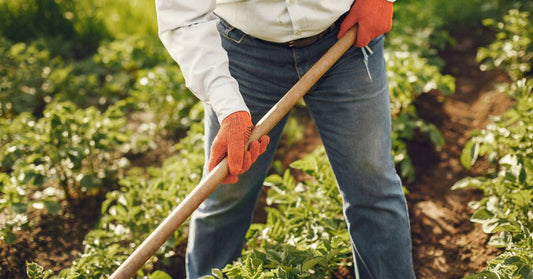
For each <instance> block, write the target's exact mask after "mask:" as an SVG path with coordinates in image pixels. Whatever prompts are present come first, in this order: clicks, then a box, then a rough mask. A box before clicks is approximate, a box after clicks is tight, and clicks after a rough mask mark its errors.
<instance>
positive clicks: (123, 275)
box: [110, 27, 357, 279]
mask: <svg viewBox="0 0 533 279" xmlns="http://www.w3.org/2000/svg"><path fill="white" fill-rule="evenodd" d="M356 28H357V27H354V28H352V29H351V30H350V31H348V32H347V33H346V34H345V35H344V36H343V37H342V38H341V39H340V40H338V41H337V42H336V43H335V44H334V45H333V46H332V47H331V48H330V49H329V50H328V51H327V52H326V53H325V54H324V55H323V56H322V57H321V58H320V59H319V60H318V61H317V62H316V63H315V64H314V65H313V67H311V69H309V71H308V72H307V73H305V75H304V76H303V77H302V78H301V79H300V80H299V81H298V82H297V83H296V84H294V86H293V87H292V88H291V89H290V90H289V91H288V92H287V93H286V94H285V96H283V98H281V99H280V100H279V101H278V102H277V104H276V105H274V107H272V108H271V109H270V111H269V112H268V113H267V114H266V115H265V116H264V117H263V118H261V120H259V122H258V123H257V125H255V127H254V129H253V130H252V134H251V136H250V140H249V142H251V141H254V140H258V139H259V138H260V137H261V136H262V135H266V134H267V133H268V132H270V130H271V129H272V128H274V126H276V124H278V122H279V121H280V120H281V119H282V118H283V117H284V116H285V115H286V114H287V113H289V111H290V110H291V109H292V108H293V107H294V105H295V104H296V103H297V102H298V100H299V99H300V98H301V97H303V95H305V93H307V91H308V90H309V89H311V87H312V86H313V85H314V84H315V83H316V82H317V81H318V80H319V79H320V78H321V77H322V75H324V73H326V72H327V71H328V70H329V68H331V66H333V64H335V62H337V60H338V59H339V58H340V57H341V56H342V55H343V54H344V53H345V52H346V51H347V50H348V49H349V48H350V47H351V46H352V45H353V44H354V41H355V37H356V35H357V30H356ZM227 175H228V161H227V159H223V160H222V161H221V162H220V163H219V164H218V165H217V166H216V167H215V168H214V169H213V170H212V171H211V172H210V173H209V174H208V175H207V176H206V177H205V178H204V179H203V180H202V181H200V183H199V184H198V185H197V186H196V188H195V189H194V190H193V191H192V192H191V193H190V194H189V195H188V196H187V197H186V198H185V199H184V200H183V201H182V202H181V203H180V204H179V205H178V206H177V207H176V208H175V209H174V210H173V211H172V212H171V213H170V215H169V216H168V217H167V218H165V220H163V222H162V223H161V224H160V225H159V226H158V227H157V228H156V229H155V230H154V231H153V232H152V234H150V235H149V236H148V238H146V239H145V240H144V241H143V242H142V243H141V245H139V247H137V249H135V251H134V252H133V253H132V254H131V255H130V256H129V257H128V258H127V259H126V261H124V262H123V263H122V264H121V265H120V266H119V267H118V268H117V270H115V272H113V274H112V275H111V277H110V278H113V279H119V278H120V279H127V278H131V277H133V276H135V274H136V273H137V271H138V270H139V269H140V268H141V267H142V266H143V265H144V263H145V262H146V261H147V260H148V259H149V258H150V257H151V256H152V255H153V254H154V253H155V252H156V251H157V249H159V247H161V245H163V244H164V243H165V242H166V241H167V239H168V238H169V237H170V236H171V235H172V234H173V233H174V231H176V230H177V229H178V228H179V227H180V226H181V224H183V222H185V220H187V218H188V217H189V216H190V215H191V214H192V213H193V211H194V210H196V208H198V206H200V204H201V203H202V202H203V201H204V200H205V199H206V198H207V197H208V196H209V195H210V194H211V193H212V192H213V191H214V190H215V189H216V188H217V187H218V185H220V183H221V182H222V180H224V178H225V177H226V176H227Z"/></svg>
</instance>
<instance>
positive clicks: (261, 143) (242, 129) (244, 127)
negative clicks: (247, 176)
mask: <svg viewBox="0 0 533 279" xmlns="http://www.w3.org/2000/svg"><path fill="white" fill-rule="evenodd" d="M252 128H253V124H252V119H251V117H250V114H249V113H248V112H246V111H238V112H234V113H232V114H230V115H228V116H227V117H226V118H224V120H223V121H222V125H221V126H220V130H219V131H218V134H217V136H216V137H215V140H214V141H213V145H212V146H211V158H210V159H209V171H211V170H213V169H214V168H215V167H216V166H217V165H218V163H220V161H222V159H224V157H226V156H227V157H228V168H229V174H228V176H227V177H226V178H225V179H224V181H222V183H235V182H237V181H238V180H239V179H238V178H237V175H239V174H242V173H244V172H245V171H247V170H248V169H249V168H250V166H251V165H252V163H253V162H255V160H256V159H257V157H259V155H261V154H263V152H265V150H266V148H267V145H268V143H269V142H270V138H269V137H268V136H267V135H263V136H261V138H260V139H259V140H256V141H252V142H250V145H249V148H248V150H247V151H246V150H244V148H245V146H246V143H247V142H248V140H249V139H250V134H251V133H252Z"/></svg>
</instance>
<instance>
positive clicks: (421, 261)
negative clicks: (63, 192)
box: [0, 34, 512, 279]
mask: <svg viewBox="0 0 533 279" xmlns="http://www.w3.org/2000/svg"><path fill="white" fill-rule="evenodd" d="M457 37H458V38H459V39H458V41H459V42H460V43H459V45H458V46H456V47H454V48H450V49H448V50H446V51H444V52H442V54H441V56H442V57H443V58H444V60H445V61H446V62H447V65H448V66H447V67H446V69H445V71H446V72H448V73H450V74H451V75H453V76H455V77H456V79H457V90H456V93H455V94H454V95H451V96H444V95H442V94H440V93H439V92H436V91H433V92H430V93H428V94H424V95H422V96H420V97H419V98H418V99H417V100H416V102H415V104H416V107H417V110H418V112H419V115H420V116H421V117H422V118H423V119H425V120H426V121H428V122H430V123H434V124H435V125H437V127H439V129H440V130H441V132H442V133H443V136H444V138H445V140H446V144H445V145H444V146H443V147H442V148H441V149H440V150H435V149H434V148H433V147H432V145H431V144H430V143H429V141H428V140H427V139H426V138H424V137H423V136H419V137H417V138H416V139H415V140H413V141H412V142H410V143H409V153H410V156H411V159H412V161H413V163H414V165H415V169H416V173H417V177H416V182H415V183H414V184H412V185H407V188H408V189H409V191H410V194H408V195H407V199H408V203H409V208H410V214H411V226H412V236H413V257H414V263H415V270H416V273H417V276H418V278H424V279H426V278H437V279H440V278H446V279H448V278H462V277H463V276H464V275H466V274H469V273H473V272H478V271H481V270H483V268H484V267H485V265H486V262H487V260H489V259H491V258H493V257H494V256H495V255H496V254H497V253H498V251H497V250H495V249H493V248H490V247H489V246H488V245H487V240H488V236H487V235H486V234H484V233H483V232H482V230H481V228H480V226H478V225H476V224H473V223H471V222H470V221H469V218H470V215H471V213H472V211H471V209H470V208H469V207H468V206H467V204H468V202H469V201H472V200H477V199H479V198H480V197H481V194H480V193H479V192H477V191H474V190H461V191H452V190H451V189H450V188H451V186H452V185H453V184H454V183H455V182H456V181H458V180H459V179H461V178H463V177H465V176H469V175H477V174H481V173H482V171H483V169H484V167H483V166H482V165H481V164H477V165H475V166H474V168H473V170H471V171H466V170H464V168H463V167H462V166H461V164H460V162H459V158H460V154H461V151H462V147H463V145H464V144H465V143H466V141H467V140H468V137H469V135H468V134H469V131H471V130H472V129H476V128H482V127H484V126H485V125H486V124H487V122H488V117H489V115H497V114H500V113H502V112H504V111H506V110H507V109H508V108H509V107H510V106H511V104H512V103H511V100H510V99H509V98H508V97H506V96H505V95H504V94H500V93H497V92H495V91H494V89H493V82H494V81H503V80H504V78H503V75H501V74H499V73H496V72H481V71H479V70H478V67H477V65H476V62H475V60H474V57H475V52H476V48H477V46H478V45H479V43H480V42H479V40H477V39H479V38H472V37H471V36H469V35H466V34H465V35H464V36H463V35H458V36H457ZM297 115H298V117H300V118H303V119H305V120H306V121H305V122H302V123H307V125H306V130H305V136H304V140H303V143H301V144H298V146H293V147H290V148H286V147H283V146H281V147H280V149H281V151H282V152H279V153H281V154H284V156H283V158H282V165H283V167H286V166H287V165H288V164H289V163H290V162H293V161H295V160H297V159H300V158H302V157H303V156H305V154H308V153H309V152H311V151H312V150H313V149H314V148H315V147H316V146H317V145H318V144H320V139H319V137H318V135H317V132H316V129H314V127H313V126H312V123H311V121H309V119H308V115H307V114H305V113H302V112H300V111H299V112H297ZM283 148H285V149H283ZM150 156H155V155H153V154H152V155H150ZM160 157H161V156H159V155H157V156H155V157H154V158H151V159H148V160H147V159H146V158H131V159H133V161H138V162H144V163H139V164H140V165H144V164H145V163H146V162H147V161H155V162H154V164H155V165H157V164H160V161H161V160H162V157H161V158H160ZM163 157H164V156H163ZM296 175H298V174H297V173H296ZM101 201H102V198H101V197H95V198H91V199H89V200H85V201H80V203H79V204H80V205H79V206H77V205H74V206H72V207H70V208H69V207H66V206H64V209H63V210H62V213H63V214H60V215H58V216H50V215H46V214H44V215H43V214H42V213H39V212H34V214H33V215H32V218H33V221H34V223H35V224H36V225H37V226H34V227H33V228H32V229H30V230H27V231H23V232H19V233H17V242H16V243H15V244H13V245H11V246H7V245H5V243H0V278H24V277H25V261H37V262H38V263H39V264H41V265H43V266H44V267H45V268H49V269H52V270H53V271H59V270H61V269H64V268H66V267H68V266H69V265H70V264H71V262H72V260H73V259H75V258H76V257H77V256H78V255H79V254H80V253H81V252H82V251H83V243H82V241H83V238H84V236H85V234H86V233H87V232H88V231H89V230H90V229H91V228H92V227H93V226H94V225H95V224H96V222H97V221H98V218H99V215H100V214H99V212H100V204H101ZM265 217H266V215H265V213H264V211H263V210H262V209H261V208H258V211H257V212H256V221H263V220H265ZM178 250H179V251H178V253H177V254H178V256H176V262H178V265H183V261H182V259H183V253H182V251H183V250H184V248H183V247H181V248H179V249H178ZM174 266H175V268H176V270H172V271H171V270H169V272H170V273H171V274H174V275H176V277H175V278H182V277H183V275H178V274H183V268H182V267H176V265H174ZM334 278H345V279H346V278H353V273H352V272H351V271H349V270H345V269H342V270H339V271H338V272H337V274H336V275H335V276H334Z"/></svg>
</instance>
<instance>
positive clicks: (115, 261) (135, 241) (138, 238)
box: [30, 123, 204, 278]
mask: <svg viewBox="0 0 533 279" xmlns="http://www.w3.org/2000/svg"><path fill="white" fill-rule="evenodd" d="M202 130H203V128H202V125H201V124H199V123H197V124H195V125H193V126H192V127H191V130H190V131H189V134H188V136H187V137H185V138H184V139H182V140H181V141H180V143H178V144H177V146H176V149H177V150H178V152H177V154H175V155H174V156H170V157H169V158H168V159H167V160H166V161H165V162H164V164H163V166H162V167H161V168H155V167H152V168H148V169H147V170H146V171H145V170H142V169H140V168H133V169H131V170H130V171H129V172H128V174H127V175H126V176H125V177H124V178H123V179H121V180H120V186H121V187H120V189H117V190H115V191H111V192H109V193H107V195H106V200H105V201H104V202H103V204H102V208H101V210H102V214H103V216H102V218H101V219H100V222H99V224H98V227H97V228H95V229H94V230H92V231H91V232H89V234H87V236H86V237H85V240H84V244H85V249H84V252H83V254H81V256H80V257H79V258H78V259H76V260H75V261H74V262H73V263H72V267H71V268H68V269H65V270H63V271H61V272H59V274H58V275H53V276H52V278H101V277H102V276H104V277H108V276H109V275H111V273H112V272H113V271H114V270H115V269H116V268H117V267H118V266H119V265H120V264H121V263H122V262H123V261H124V260H125V259H126V258H127V257H128V256H129V255H130V254H131V253H132V252H133V250H134V248H135V247H136V246H138V245H139V244H140V243H141V242H142V241H143V240H144V239H145V238H146V237H148V235H149V234H150V233H151V232H153V230H154V229H155V228H156V227H157V226H158V225H159V224H160V223H161V222H162V221H163V219H164V218H165V217H166V216H168V215H169V214H170V212H171V211H172V210H173V209H174V208H175V207H176V206H177V205H178V204H179V203H180V202H181V200H183V199H184V198H185V197H186V196H187V195H188V194H189V193H190V191H191V190H192V189H193V188H194V187H195V186H196V185H197V184H198V182H199V181H200V178H201V170H202V165H203V161H204V157H203V147H202V141H203V136H202ZM187 228H188V226H187V223H186V224H184V225H183V226H181V227H180V229H179V230H177V231H176V232H175V233H174V234H173V235H172V236H171V237H170V239H169V240H168V241H167V242H166V243H165V244H164V245H163V246H162V248H161V249H159V250H158V252H157V254H156V255H155V256H154V257H152V258H151V259H150V260H149V261H148V263H147V264H146V265H145V267H144V268H143V269H142V270H140V271H139V272H138V275H139V276H150V278H168V277H164V273H163V271H154V270H153V269H154V268H153V264H154V262H162V265H163V266H164V265H172V264H173V263H171V262H170V260H169V258H170V257H172V256H174V255H175V253H176V247H177V246H178V244H180V243H181V242H182V241H183V240H184V239H185V238H186V235H187V234H186V232H187ZM37 269H38V268H37ZM160 276H163V277H160ZM167 276H168V275H167ZM30 278H39V276H36V277H30Z"/></svg>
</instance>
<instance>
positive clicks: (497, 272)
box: [453, 79, 533, 279]
mask: <svg viewBox="0 0 533 279" xmlns="http://www.w3.org/2000/svg"><path fill="white" fill-rule="evenodd" d="M510 88H514V90H515V91H514V92H511V95H512V96H514V97H515V98H516V99H517V100H516V104H515V106H514V107H513V109H511V110H510V111H508V112H506V113H505V114H503V115H502V116H498V117H494V118H493V121H492V123H491V124H489V125H488V126H487V127H486V128H485V129H483V130H479V131H474V132H473V133H472V138H471V140H470V141H469V142H468V143H467V144H466V145H465V148H464V150H463V154H462V156H461V162H462V164H463V165H464V166H465V167H466V168H467V169H468V168H470V167H471V166H472V165H473V164H474V163H475V162H476V161H477V160H479V159H480V158H485V159H486V160H487V162H489V163H490V164H491V165H492V166H493V168H492V169H491V170H490V171H489V176H488V177H475V178H471V177H468V178H465V179H463V180H460V181H458V182H457V183H456V184H455V185H454V186H453V189H460V188H465V187H474V188H477V189H481V190H482V191H483V193H484V195H485V197H484V198H482V199H481V200H480V201H475V202H471V204H470V206H471V207H472V208H473V209H474V210H475V212H474V214H473V215H472V217H471V220H472V222H476V223H481V224H482V225H483V230H484V232H485V233H487V234H493V235H492V236H491V238H490V242H489V244H491V245H493V246H495V247H498V248H503V249H505V251H504V253H502V254H501V255H499V256H498V257H497V258H495V259H493V260H491V261H490V262H489V266H488V268H487V270H486V271H484V272H481V273H478V274H474V275H470V276H468V277H466V278H469V279H475V278H533V270H532V268H531V267H532V266H533V162H532V161H531V158H533V114H532V112H533V96H532V95H531V92H532V91H533V81H532V80H526V79H522V80H519V81H517V82H515V84H514V85H513V86H511V87H510Z"/></svg>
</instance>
